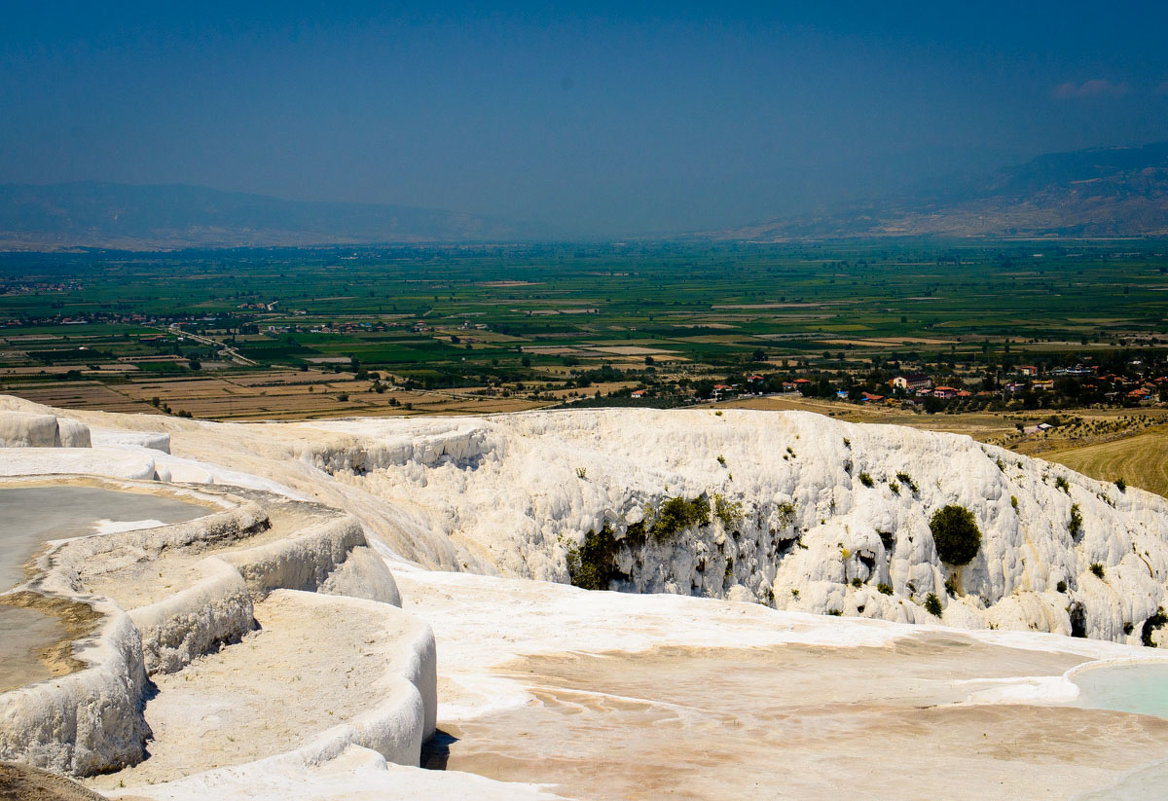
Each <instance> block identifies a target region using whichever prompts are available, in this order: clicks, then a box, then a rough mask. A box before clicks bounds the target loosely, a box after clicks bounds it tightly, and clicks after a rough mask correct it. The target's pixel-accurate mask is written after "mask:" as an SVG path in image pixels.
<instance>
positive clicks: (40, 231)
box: [0, 182, 548, 251]
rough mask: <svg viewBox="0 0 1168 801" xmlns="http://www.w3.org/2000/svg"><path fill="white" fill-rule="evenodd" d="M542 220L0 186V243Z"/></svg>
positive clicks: (239, 238) (477, 234)
mask: <svg viewBox="0 0 1168 801" xmlns="http://www.w3.org/2000/svg"><path fill="white" fill-rule="evenodd" d="M547 236H548V230H547V229H546V227H544V226H540V225H535V224H530V223H515V222H511V221H506V220H500V219H496V218H491V217H485V216H482V215H475V214H468V213H462V212H452V211H446V210H442V209H424V208H416V207H412V206H401V205H389V204H368V203H347V202H329V201H300V200H284V199H281V198H275V197H271V196H267V195H258V194H250V193H244V192H225V191H221V190H217V189H210V188H207V187H201V186H192V185H189V184H149V185H132V184H118V183H99V182H76V183H64V184H49V185H35V184H7V185H0V250H8V251H13V250H65V249H78V248H112V249H125V250H174V249H182V248H188V247H268V246H271V247H279V246H309V245H338V244H387V243H413V244H424V243H457V242H480V241H504V240H508V241H509V240H516V239H539V238H546V237H547Z"/></svg>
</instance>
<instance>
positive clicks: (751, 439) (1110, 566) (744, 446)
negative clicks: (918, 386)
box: [298, 409, 1168, 643]
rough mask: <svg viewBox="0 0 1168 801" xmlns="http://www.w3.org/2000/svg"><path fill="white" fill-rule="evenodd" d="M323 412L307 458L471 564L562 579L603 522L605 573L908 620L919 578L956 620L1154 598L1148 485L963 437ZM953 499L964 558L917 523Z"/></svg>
mask: <svg viewBox="0 0 1168 801" xmlns="http://www.w3.org/2000/svg"><path fill="white" fill-rule="evenodd" d="M313 425H316V424H313ZM320 428H322V429H324V430H325V431H322V435H321V438H320V439H319V440H318V441H315V442H314V441H313V440H312V439H311V438H306V439H305V440H304V441H305V442H306V444H305V445H304V446H302V447H301V448H300V450H299V453H298V455H299V456H300V457H301V458H302V459H303V460H305V461H309V462H311V463H313V464H315V465H316V466H318V467H320V468H322V469H325V470H326V471H328V472H331V473H333V474H334V475H337V476H338V477H345V480H346V481H357V482H358V483H359V484H360V486H361V487H362V488H363V489H365V490H367V491H369V492H371V493H374V494H376V495H379V496H381V497H383V498H385V499H386V500H390V501H392V502H393V503H394V504H395V505H397V506H400V507H402V508H404V509H407V510H408V511H409V512H410V513H411V515H413V516H414V517H415V518H417V519H418V520H419V528H420V529H427V528H428V529H430V530H431V531H434V532H438V533H440V534H442V535H444V536H446V537H448V538H450V539H451V540H452V541H454V542H457V543H459V544H461V545H463V547H464V548H465V551H466V552H467V553H468V554H469V555H470V558H469V559H468V563H467V565H466V566H467V568H468V569H481V568H480V567H479V566H478V565H476V564H474V563H473V562H476V561H481V562H484V563H486V565H485V566H486V567H487V568H488V569H491V568H495V569H498V570H499V571H500V572H502V573H504V574H511V575H517V576H525V577H531V578H537V579H545V580H554V581H561V582H566V581H569V580H571V578H572V576H571V575H570V570H569V557H570V555H571V554H573V553H577V554H578V553H580V552H581V548H582V546H584V545H585V543H586V540H587V538H588V536H589V533H590V532H591V533H593V534H595V533H598V532H601V531H604V530H606V529H607V531H608V532H609V533H610V534H611V538H612V540H613V541H614V543H615V544H613V545H611V546H610V547H609V549H608V550H607V551H606V552H605V556H604V558H605V560H607V561H606V562H605V567H606V569H608V570H609V572H610V576H609V577H610V586H611V587H612V588H613V589H620V590H626V591H634V592H672V593H683V594H693V595H705V596H711V597H718V598H722V597H729V598H733V599H738V600H743V599H752V600H755V601H757V602H760V603H766V604H769V605H773V606H776V607H779V608H788V609H799V610H803V611H812V612H819V613H833V612H838V613H842V614H847V615H861V616H865V617H878V618H884V619H888V620H897V621H908V622H939V621H938V619H937V618H936V617H934V616H933V615H932V614H929V613H928V612H926V611H925V608H924V605H925V603H926V601H927V600H928V597H929V596H930V595H935V596H936V598H937V602H938V603H939V605H940V607H941V609H942V610H943V613H942V616H943V620H944V622H946V623H950V624H952V625H957V626H962V627H969V628H981V627H996V628H1003V629H1032V630H1039V631H1050V632H1055V633H1062V634H1082V635H1086V636H1088V637H1094V638H1101V639H1107V640H1114V641H1127V642H1133V643H1134V642H1139V638H1140V632H1141V629H1142V625H1143V623H1144V621H1146V620H1147V619H1148V618H1150V617H1152V616H1153V615H1155V613H1156V611H1157V609H1158V608H1159V607H1160V606H1168V598H1166V597H1165V596H1166V595H1168V588H1166V584H1168V504H1166V503H1165V502H1164V500H1163V499H1161V498H1159V497H1158V496H1153V495H1150V494H1148V493H1145V492H1142V491H1140V490H1136V489H1128V490H1127V491H1126V492H1121V491H1120V490H1119V489H1117V488H1116V487H1114V486H1112V485H1109V484H1102V483H1100V482H1097V481H1093V480H1090V479H1087V478H1085V477H1083V476H1081V475H1078V474H1076V473H1073V472H1072V471H1070V470H1067V469H1066V468H1063V467H1061V466H1059V465H1053V464H1048V463H1046V462H1042V461H1039V460H1033V459H1028V458H1026V457H1022V456H1018V455H1016V454H1013V453H1011V452H1009V451H1005V450H1002V449H999V448H994V447H990V446H984V445H980V444H978V443H976V442H974V441H973V440H971V439H969V438H968V437H962V436H956V435H950V434H942V433H931V432H922V431H916V430H913V429H907V428H900V427H895V426H875V425H855V424H848V423H843V422H838V421H834V420H831V419H829V418H825V417H822V416H819V415H813V414H807V413H796V412H789V413H765V412H746V411H733V410H727V411H725V412H724V413H719V412H714V411H707V410H702V411H698V410H694V411H685V412H677V411H672V412H660V411H650V410H627V409H625V410H606V411H597V412H592V411H588V412H551V413H546V412H544V413H528V414H522V415H510V416H505V417H493V418H485V419H477V420H468V419H450V420H419V421H409V420H406V421H400V420H399V421H341V422H334V423H328V424H321V425H320ZM326 431H327V433H325V432H326ZM334 449H335V450H334ZM675 497H682V498H687V499H693V498H698V497H704V498H705V499H707V501H708V502H709V503H710V505H711V508H712V509H711V514H710V522H709V523H707V524H704V525H689V526H685V527H684V528H682V530H680V531H676V532H673V533H672V534H670V535H669V536H655V535H654V534H653V525H652V524H653V522H654V520H656V519H659V517H660V515H661V513H662V509H663V508H664V504H665V503H666V502H667V501H668V500H669V499H671V498H675ZM949 504H956V505H959V506H963V507H965V508H967V509H969V510H970V511H971V512H972V513H973V515H974V517H975V519H976V521H977V524H978V527H979V528H980V530H981V533H982V543H981V547H980V549H979V550H978V553H977V555H976V556H975V557H974V559H973V560H972V561H971V562H970V563H969V564H967V565H964V566H962V567H954V566H951V565H946V564H944V563H943V562H942V561H941V560H940V559H939V557H938V556H937V553H936V548H935V547H934V542H933V537H932V534H931V532H930V529H929V519H930V517H931V515H932V514H933V512H935V511H936V510H937V509H940V508H941V507H943V506H945V505H949ZM719 511H721V515H719V514H718V512H719ZM1076 520H1077V522H1076ZM609 557H611V559H609ZM1093 566H1094V567H1093ZM1100 573H1102V577H1100V575H1099V574H1100ZM946 585H948V586H946ZM1072 611H1073V612H1074V613H1075V614H1074V615H1072V614H1071V613H1072ZM1072 618H1074V619H1072Z"/></svg>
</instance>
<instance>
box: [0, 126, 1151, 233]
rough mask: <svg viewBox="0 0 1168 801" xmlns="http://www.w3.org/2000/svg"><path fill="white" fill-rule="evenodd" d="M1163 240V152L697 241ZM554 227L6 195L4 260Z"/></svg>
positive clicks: (1092, 161) (1041, 164)
mask: <svg viewBox="0 0 1168 801" xmlns="http://www.w3.org/2000/svg"><path fill="white" fill-rule="evenodd" d="M919 236H937V237H969V238H978V237H985V238H1014V237H1016V238H1035V237H1058V238H1112V237H1155V236H1168V142H1162V143H1158V144H1152V145H1145V146H1143V147H1128V148H1098V149H1092V150H1080V151H1076V152H1073V153H1055V154H1049V155H1045V156H1040V157H1038V158H1036V159H1033V160H1032V161H1030V162H1027V163H1026V164H1023V165H1021V166H1017V167H1010V168H1007V169H1003V170H1000V171H998V172H996V173H994V174H991V175H988V176H980V177H979V176H973V177H970V176H964V177H957V178H950V179H947V180H945V181H936V182H933V183H931V184H927V185H922V186H920V187H918V188H917V189H915V190H913V191H911V192H903V193H901V194H899V195H896V196H891V197H886V198H880V199H874V200H870V201H866V202H856V203H849V204H845V205H840V206H836V207H834V208H830V209H828V210H827V211H824V212H821V213H815V214H811V213H809V214H805V215H801V216H793V217H785V218H778V219H770V220H765V221H762V222H758V223H754V224H751V225H745V226H741V227H736V228H730V229H724V230H717V231H704V232H701V233H698V234H694V235H692V237H688V238H692V239H697V240H739V241H756V242H784V241H798V240H823V239H848V238H873V237H919ZM556 238H562V237H558V236H557V235H556V232H555V231H553V230H552V229H550V228H549V227H544V226H537V225H532V224H523V223H516V222H509V221H506V220H499V219H492V218H488V217H482V216H477V215H473V214H461V213H457V212H451V211H442V210H435V209H419V208H411V207H408V206H388V205H373V204H362V203H326V202H304V201H293V200H280V199H277V198H273V197H266V196H263V195H249V194H242V193H238V192H221V191H218V190H214V189H207V188H203V187H197V186H186V185H181V184H171V185H162V186H129V185H125V184H102V183H73V184H56V185H52V186H32V185H8V186H0V251H4V250H7V251H13V250H47V251H52V250H67V249H76V248H110V249H126V250H172V249H180V248H192V247H296V246H308V245H336V244H392V243H416V244H420V243H465V242H516V241H532V240H551V239H556Z"/></svg>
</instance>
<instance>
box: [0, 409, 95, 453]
mask: <svg viewBox="0 0 1168 801" xmlns="http://www.w3.org/2000/svg"><path fill="white" fill-rule="evenodd" d="M88 447H90V439H89V426H86V425H85V424H83V423H79V422H77V421H76V420H70V419H69V418H67V417H57V416H55V415H51V414H37V413H35V412H20V411H0V448H88Z"/></svg>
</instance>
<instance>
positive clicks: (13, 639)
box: [0, 484, 211, 692]
mask: <svg viewBox="0 0 1168 801" xmlns="http://www.w3.org/2000/svg"><path fill="white" fill-rule="evenodd" d="M210 511H211V510H210V509H208V508H207V507H205V506H200V505H198V504H194V503H187V502H185V501H180V500H176V499H174V498H168V497H165V496H161V495H149V494H145V493H139V492H119V491H117V490H109V489H102V488H100V487H84V486H76V485H72V484H58V485H53V486H39V487H9V488H0V592H3V591H5V590H9V589H11V588H12V587H14V586H15V585H17V584H19V583H20V582H21V580H22V579H23V578H24V571H23V566H24V564H25V562H27V561H28V560H29V559H30V558H32V556H33V554H35V553H36V552H37V549H38V548H40V546H41V543H43V542H45V541H46V540H56V539H65V538H67V537H77V536H82V535H85V534H95V533H99V532H102V531H111V530H126V529H129V528H149V527H151V526H157V525H163V524H166V523H180V522H182V521H184V520H191V519H194V518H196V517H202V516H203V515H205V514H208V513H209V512H210ZM66 636H67V632H66V630H65V627H64V625H62V623H61V621H59V620H57V618H55V617H53V616H52V615H48V614H45V613H44V612H41V611H39V610H37V609H28V608H23V607H21V606H11V605H7V604H4V603H3V602H2V601H0V692H4V691H6V690H11V689H14V688H16V687H21V686H24V685H26V684H31V683H33V682H37V681H42V680H44V679H47V678H49V677H50V676H51V675H52V673H51V671H50V670H49V668H48V667H47V666H46V664H45V663H44V660H43V659H42V658H41V654H42V653H43V652H44V651H45V650H46V649H49V648H51V647H52V646H53V645H55V644H57V643H59V642H61V640H62V639H63V638H65V637H66Z"/></svg>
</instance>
